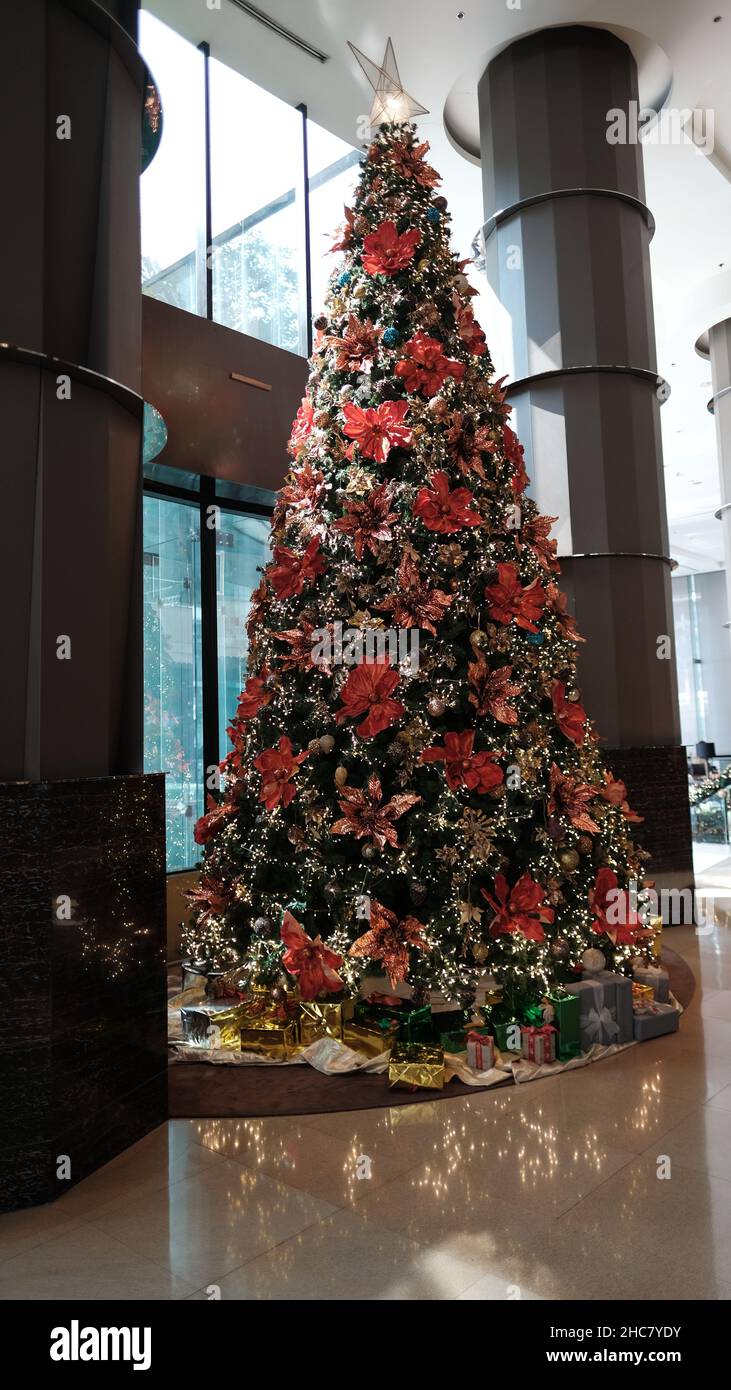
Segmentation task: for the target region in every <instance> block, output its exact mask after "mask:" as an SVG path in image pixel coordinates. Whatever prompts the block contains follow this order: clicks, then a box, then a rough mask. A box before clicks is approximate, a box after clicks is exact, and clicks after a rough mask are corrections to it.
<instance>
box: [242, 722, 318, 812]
mask: <svg viewBox="0 0 731 1390" xmlns="http://www.w3.org/2000/svg"><path fill="white" fill-rule="evenodd" d="M308 756H309V754H308V750H307V749H306V748H305V749H304V751H303V752H302V753H295V752H294V751H293V749H292V740H291V739H289V738H287V736H286V734H284V735H282V737H281V738H280V740H279V743H278V744H277V746H276V748H265V749H264V752H263V753H260V754H259V757H258V758H255V759H254V767H255V768H256V770H257V772H260V773H261V791H260V792H259V800H260V801H263V802H264V805H265V806H266V809H267V811H273V810H274V807H275V806H279V805H282V806H289V804H290V802H291V801H292V800H293V799H294V797H295V796H296V795H297V788H296V786H295V784H294V782H293V781H292V778H293V777H294V774H295V772H296V771H297V769H298V768H299V767H300V766H301V764H302V763H303V762H304V760H305V758H307V757H308Z"/></svg>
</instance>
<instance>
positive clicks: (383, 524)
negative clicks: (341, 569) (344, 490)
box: [334, 483, 398, 560]
mask: <svg viewBox="0 0 731 1390" xmlns="http://www.w3.org/2000/svg"><path fill="white" fill-rule="evenodd" d="M392 501H393V496H392V493H391V491H390V489H389V488H388V486H387V484H386V483H379V485H378V487H374V488H373V489H372V490H371V491H370V492H369V493H368V494H367V495H366V496H365V497H363V498H362V499H361V500H360V501H353V502H349V503H348V505H347V507H346V510H345V515H344V516H341V517H338V520H337V521H336V522H335V526H334V529H335V530H336V531H342V532H343V533H344V535H346V536H352V537H353V546H354V548H355V556H356V559H357V560H362V559H363V549H364V547H366V546H367V547H368V549H369V550H370V552H371V555H377V554H378V542H379V541H390V540H391V539H392V536H393V532H392V530H391V523H392V522H394V521H398V512H392V511H391V503H392Z"/></svg>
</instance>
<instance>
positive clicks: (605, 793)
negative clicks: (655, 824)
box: [599, 772, 645, 825]
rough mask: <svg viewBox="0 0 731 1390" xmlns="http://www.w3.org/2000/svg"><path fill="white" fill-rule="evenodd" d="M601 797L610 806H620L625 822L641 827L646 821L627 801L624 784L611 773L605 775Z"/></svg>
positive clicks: (600, 792)
mask: <svg viewBox="0 0 731 1390" xmlns="http://www.w3.org/2000/svg"><path fill="white" fill-rule="evenodd" d="M599 795H600V797H601V798H602V800H603V801H608V802H609V805H610V806H619V808H620V810H621V812H622V815H623V816H624V818H625V820H628V821H631V822H632V823H633V824H636V825H640V824H641V823H642V821H643V820H644V819H645V817H644V816H638V815H637V812H636V811H633V810H632V808H631V807H630V804H629V802H628V800H627V788H626V786H625V784H624V782H620V781H619V779H618V778H614V777H613V776H612V774H611V772H605V773H604V786H603V787H600V788H599Z"/></svg>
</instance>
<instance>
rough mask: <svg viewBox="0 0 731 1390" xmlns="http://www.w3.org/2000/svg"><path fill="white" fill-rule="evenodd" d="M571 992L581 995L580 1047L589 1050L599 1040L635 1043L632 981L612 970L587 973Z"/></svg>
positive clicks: (608, 1042) (606, 1043)
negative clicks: (633, 1041) (592, 973)
mask: <svg viewBox="0 0 731 1390" xmlns="http://www.w3.org/2000/svg"><path fill="white" fill-rule="evenodd" d="M571 992H572V994H578V996H579V1030H580V1034H581V1048H582V1051H583V1052H588V1050H589V1048H590V1047H594V1045H595V1044H596V1043H600V1044H601V1046H602V1047H609V1046H610V1044H612V1043H627V1042H632V1038H633V1023H632V1019H633V1014H632V981H631V980H629V979H627V978H626V976H624V975H615V974H613V973H612V971H611V970H602V971H600V972H599V974H596V975H588V976H585V978H584V979H583V980H579V981H578V983H577V984H572V985H571Z"/></svg>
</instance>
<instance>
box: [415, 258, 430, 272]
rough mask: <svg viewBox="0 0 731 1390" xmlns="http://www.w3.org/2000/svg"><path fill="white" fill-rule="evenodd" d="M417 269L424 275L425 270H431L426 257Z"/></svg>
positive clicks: (418, 264)
mask: <svg viewBox="0 0 731 1390" xmlns="http://www.w3.org/2000/svg"><path fill="white" fill-rule="evenodd" d="M416 269H417V270H419V271H421V274H422V275H423V274H424V271H425V270H428V269H429V261H428V260H427V258H426V256H422V259H421V260H420V261H419V262H418V263H417V266H416Z"/></svg>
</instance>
